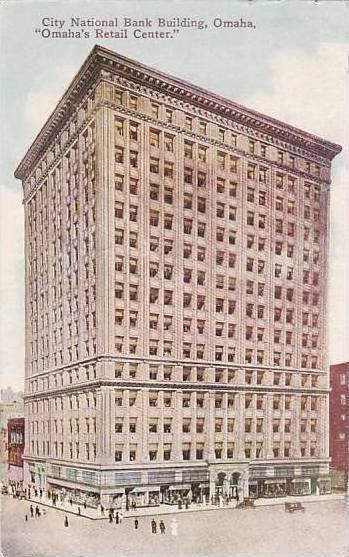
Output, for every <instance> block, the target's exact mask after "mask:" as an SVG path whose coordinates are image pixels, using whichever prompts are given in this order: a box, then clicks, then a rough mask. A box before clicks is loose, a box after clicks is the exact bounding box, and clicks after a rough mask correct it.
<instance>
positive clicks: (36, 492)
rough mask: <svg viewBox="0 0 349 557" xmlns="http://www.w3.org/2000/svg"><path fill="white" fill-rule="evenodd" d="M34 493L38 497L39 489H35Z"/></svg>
mask: <svg viewBox="0 0 349 557" xmlns="http://www.w3.org/2000/svg"><path fill="white" fill-rule="evenodd" d="M34 493H35V497H37V496H38V490H37V489H34Z"/></svg>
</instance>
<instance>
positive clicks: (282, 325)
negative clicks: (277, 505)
mask: <svg viewBox="0 0 349 557" xmlns="http://www.w3.org/2000/svg"><path fill="white" fill-rule="evenodd" d="M339 152H340V147H339V146H338V145H335V144H333V143H330V142H328V141H325V140H323V139H320V138H319V137H315V136H313V135H310V134H309V133H306V132H304V131H302V130H299V129H296V128H294V127H292V126H290V125H288V124H284V123H282V122H279V121H277V120H275V119H272V118H269V117H268V116H264V115H262V114H259V113H257V112H254V111H252V110H249V109H247V108H245V107H243V106H240V105H238V104H236V103H234V102H232V101H230V100H227V99H225V98H222V97H220V96H218V95H216V94H213V93H210V92H209V91H206V90H204V89H201V88H199V87H196V86H194V85H191V84H189V83H186V82H184V81H182V80H179V79H177V78H174V77H171V76H169V75H166V74H164V73H161V72H159V71H157V70H154V69H152V68H149V67H146V66H144V65H142V64H139V63H138V62H135V61H133V60H129V59H127V58H125V57H123V56H120V55H118V54H116V53H115V52H112V51H110V50H107V49H105V48H102V47H99V46H96V47H95V48H94V49H93V50H92V52H91V53H90V55H89V56H88V58H87V60H86V61H85V63H84V64H83V66H82V67H81V69H80V71H79V72H78V74H77V75H76V77H75V78H74V80H73V82H72V83H71V85H70V86H69V88H68V90H67V91H66V93H65V94H64V95H63V97H62V99H61V100H60V101H59V103H58V105H57V107H56V108H55V110H54V112H53V113H52V115H51V116H50V118H49V119H48V121H47V122H46V123H45V125H44V126H43V128H42V129H41V131H40V132H39V134H38V136H37V137H36V139H35V140H34V142H33V144H32V146H31V147H30V149H29V150H28V152H27V154H26V155H25V157H24V159H23V160H22V161H21V163H20V164H19V166H18V168H17V170H16V172H15V175H16V177H17V178H19V179H21V180H22V181H23V189H24V208H25V254H26V378H25V408H26V412H25V415H26V433H25V434H26V448H25V455H24V460H25V473H26V477H27V480H28V481H32V482H35V483H37V484H41V485H44V486H47V487H51V488H52V489H56V490H63V491H65V492H66V493H70V494H72V496H73V497H75V498H76V499H77V500H82V499H86V500H87V501H88V502H89V503H91V504H96V503H97V502H98V501H99V500H101V501H103V502H104V504H106V505H114V506H119V505H121V504H125V501H127V504H133V503H136V504H137V505H146V504H157V503H158V502H159V501H164V502H168V503H174V502H177V501H178V500H179V499H180V498H182V499H183V498H186V497H189V498H193V499H195V500H204V498H206V500H207V498H208V497H212V496H213V497H215V496H218V497H219V496H227V497H229V496H231V497H235V496H237V494H238V496H239V497H242V496H248V495H250V496H253V497H256V496H262V495H263V496H278V495H282V494H284V493H286V492H287V493H294V494H298V493H309V492H310V491H312V492H315V491H317V492H319V491H324V490H326V489H327V488H328V484H327V475H328V466H329V464H328V463H329V459H328V456H329V454H328V392H329V391H328V364H327V348H326V346H327V333H326V327H327V323H326V311H327V307H326V305H327V299H326V287H327V257H328V214H329V186H330V164H331V160H332V159H333V157H334V156H335V155H336V154H337V153H339Z"/></svg>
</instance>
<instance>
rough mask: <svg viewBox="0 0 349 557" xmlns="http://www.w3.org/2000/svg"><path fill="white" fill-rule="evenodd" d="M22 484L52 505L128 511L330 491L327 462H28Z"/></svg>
mask: <svg viewBox="0 0 349 557" xmlns="http://www.w3.org/2000/svg"><path fill="white" fill-rule="evenodd" d="M27 472H28V473H27V477H28V478H29V481H27V483H26V485H27V486H30V489H32V490H33V492H34V493H35V492H38V491H39V492H40V491H42V492H44V493H45V496H46V497H47V498H48V499H50V500H51V501H52V503H53V504H54V505H55V504H56V503H57V502H60V503H61V502H67V501H68V502H69V503H70V504H78V505H81V506H84V507H85V508H86V507H90V508H99V507H102V508H104V509H116V510H126V511H128V510H130V509H139V508H145V507H157V506H159V505H168V506H178V508H188V507H189V506H190V505H192V504H203V505H205V504H206V505H208V504H211V505H212V504H213V505H219V506H223V505H226V504H229V503H231V502H233V501H236V503H239V502H241V501H243V500H244V499H246V498H249V499H259V498H271V499H272V498H282V497H287V496H307V495H324V494H328V493H330V492H331V481H330V478H329V476H328V469H327V467H326V463H323V464H321V463H319V464H317V465H316V466H315V465H314V463H311V464H308V465H307V464H304V463H301V464H298V463H294V464H292V465H290V464H289V465H287V466H285V465H284V464H278V463H272V462H269V463H263V464H260V463H258V464H256V465H254V464H253V463H250V462H248V461H246V462H229V463H227V462H220V463H219V462H218V463H217V462H214V463H205V464H204V465H200V466H192V467H190V466H187V467H184V466H180V465H179V466H176V467H172V468H170V467H165V466H164V467H161V468H160V467H158V468H156V467H150V466H149V467H145V466H144V467H139V468H136V467H134V466H133V467H132V469H131V468H128V469H127V468H116V469H91V468H85V467H79V466H74V467H73V466H71V465H65V464H59V463H43V462H39V463H33V462H31V463H29V465H28V470H27Z"/></svg>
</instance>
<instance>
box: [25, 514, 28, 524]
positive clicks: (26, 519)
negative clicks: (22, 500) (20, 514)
mask: <svg viewBox="0 0 349 557" xmlns="http://www.w3.org/2000/svg"><path fill="white" fill-rule="evenodd" d="M25 521H26V522H28V515H27V514H26V515H25Z"/></svg>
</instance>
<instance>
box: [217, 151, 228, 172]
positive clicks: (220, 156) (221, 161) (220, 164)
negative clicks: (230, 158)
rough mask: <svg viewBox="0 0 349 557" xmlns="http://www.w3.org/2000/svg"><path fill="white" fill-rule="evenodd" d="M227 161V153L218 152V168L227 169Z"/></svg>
mask: <svg viewBox="0 0 349 557" xmlns="http://www.w3.org/2000/svg"><path fill="white" fill-rule="evenodd" d="M225 161H226V156H225V153H221V152H218V153H217V165H218V168H220V169H221V170H224V169H225Z"/></svg>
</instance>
